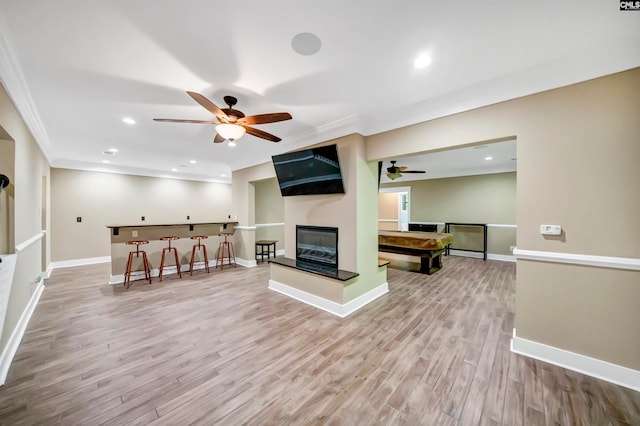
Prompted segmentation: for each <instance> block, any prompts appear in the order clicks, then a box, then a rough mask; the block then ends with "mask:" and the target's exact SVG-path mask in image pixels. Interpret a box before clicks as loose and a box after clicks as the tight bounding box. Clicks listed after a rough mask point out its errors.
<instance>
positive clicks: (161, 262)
mask: <svg viewBox="0 0 640 426" xmlns="http://www.w3.org/2000/svg"><path fill="white" fill-rule="evenodd" d="M179 239H180V237H176V236H171V237H161V238H160V241H168V242H169V247H164V248H163V249H162V260H161V261H160V281H161V282H162V274H163V272H164V267H165V264H164V256H165V254H166V253H169V255H171V252H173V254H174V257H175V259H176V273H177V274H178V277H180V278H182V272H181V271H180V259H179V257H178V250H176V248H175V247H171V241H175V240H179Z"/></svg>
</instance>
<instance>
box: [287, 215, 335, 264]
mask: <svg viewBox="0 0 640 426" xmlns="http://www.w3.org/2000/svg"><path fill="white" fill-rule="evenodd" d="M296 261H298V262H303V263H305V264H309V265H310V266H318V267H322V268H327V267H328V268H333V269H338V228H330V227H327V226H306V225H296Z"/></svg>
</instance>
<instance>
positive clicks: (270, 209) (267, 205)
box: [253, 178, 284, 250]
mask: <svg viewBox="0 0 640 426" xmlns="http://www.w3.org/2000/svg"><path fill="white" fill-rule="evenodd" d="M253 187H254V191H255V224H256V233H255V236H256V240H275V241H277V243H276V250H282V249H283V248H284V225H282V224H283V223H284V200H283V197H282V195H281V193H280V187H279V186H278V180H277V179H276V178H271V179H264V180H261V181H257V182H254V183H253Z"/></svg>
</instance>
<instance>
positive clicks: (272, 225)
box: [255, 222, 284, 228]
mask: <svg viewBox="0 0 640 426" xmlns="http://www.w3.org/2000/svg"><path fill="white" fill-rule="evenodd" d="M275 226H284V222H282V223H256V225H255V227H256V228H271V227H275Z"/></svg>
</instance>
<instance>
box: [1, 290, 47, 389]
mask: <svg viewBox="0 0 640 426" xmlns="http://www.w3.org/2000/svg"><path fill="white" fill-rule="evenodd" d="M43 290H44V281H42V280H40V282H39V283H38V286H37V287H36V288H35V290H34V292H33V294H32V295H31V298H30V299H29V303H27V306H26V308H25V309H24V311H23V312H22V315H20V319H19V320H18V323H17V324H16V328H14V329H13V333H11V336H10V337H9V340H8V341H7V345H6V346H5V348H4V350H3V351H2V354H0V386H1V385H4V383H5V381H6V380H7V374H8V373H9V367H11V362H12V361H13V357H14V356H15V355H16V352H17V351H18V346H20V341H21V340H22V337H23V336H24V332H25V331H26V330H27V325H28V324H29V320H30V319H31V316H32V315H33V312H34V311H35V310H36V306H38V300H40V296H41V295H42V291H43Z"/></svg>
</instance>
